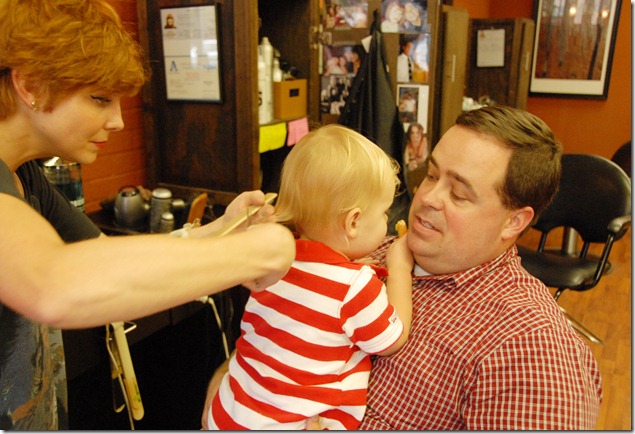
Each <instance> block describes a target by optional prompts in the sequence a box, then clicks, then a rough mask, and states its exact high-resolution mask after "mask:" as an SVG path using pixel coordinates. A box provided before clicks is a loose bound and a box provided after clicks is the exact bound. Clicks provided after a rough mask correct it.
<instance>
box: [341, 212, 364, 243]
mask: <svg viewBox="0 0 635 434" xmlns="http://www.w3.org/2000/svg"><path fill="white" fill-rule="evenodd" d="M361 215H362V210H361V208H353V209H352V210H350V211H349V212H347V213H346V215H345V216H344V232H345V233H346V237H347V238H351V239H352V238H356V237H357V229H358V226H359V218H360V216H361Z"/></svg>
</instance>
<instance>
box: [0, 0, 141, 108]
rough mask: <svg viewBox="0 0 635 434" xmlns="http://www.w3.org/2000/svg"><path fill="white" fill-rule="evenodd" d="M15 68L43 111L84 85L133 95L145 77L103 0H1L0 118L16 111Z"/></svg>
mask: <svg viewBox="0 0 635 434" xmlns="http://www.w3.org/2000/svg"><path fill="white" fill-rule="evenodd" d="M13 69H17V70H19V71H20V72H21V73H22V74H23V76H25V77H26V79H27V80H28V82H29V83H30V84H31V85H32V86H35V87H34V89H35V91H36V93H37V96H38V97H39V98H42V99H44V100H45V101H46V103H45V104H44V105H43V106H42V107H41V108H42V109H44V110H47V109H51V108H53V107H54V106H55V104H56V103H58V102H59V101H60V100H62V99H64V98H65V97H66V96H68V95H69V94H70V93H71V92H73V91H75V90H77V89H79V88H81V87H85V86H90V87H95V88H97V89H99V90H101V91H104V92H107V93H112V94H117V95H134V94H135V93H137V92H138V91H139V89H140V88H141V86H142V85H143V84H144V82H145V81H146V80H147V78H148V71H146V69H145V68H144V65H143V62H142V55H141V50H140V47H139V45H138V44H137V42H136V41H134V40H133V38H132V37H131V36H130V34H129V33H128V32H127V31H126V30H125V29H124V27H123V25H122V23H121V20H120V19H119V16H118V15H117V13H116V12H115V10H114V9H113V8H112V7H111V6H110V5H109V4H108V3H107V2H106V1H104V0H0V119H4V118H6V117H8V116H10V115H11V114H13V112H14V111H15V109H16V104H17V101H16V99H15V95H14V92H13V86H12V80H11V70H13Z"/></svg>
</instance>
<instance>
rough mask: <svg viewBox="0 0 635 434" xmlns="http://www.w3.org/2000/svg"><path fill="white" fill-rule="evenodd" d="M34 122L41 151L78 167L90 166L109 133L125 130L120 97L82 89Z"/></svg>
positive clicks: (40, 112)
mask: <svg viewBox="0 0 635 434" xmlns="http://www.w3.org/2000/svg"><path fill="white" fill-rule="evenodd" d="M33 122H34V127H35V129H36V130H37V133H36V134H37V135H38V143H39V144H40V145H39V146H41V147H42V149H40V151H44V152H45V153H47V155H56V156H59V157H62V158H64V159H67V160H71V161H75V162H77V163H81V164H88V163H92V162H93V161H95V159H96V158H97V153H98V152H99V151H100V150H101V149H103V148H104V146H105V145H106V142H107V141H108V138H109V137H110V133H113V132H116V131H120V130H121V129H123V127H124V123H123V119H122V117H121V96H119V95H107V94H105V93H104V92H101V91H98V90H95V89H89V88H82V89H80V90H78V91H76V92H75V93H73V94H72V95H71V96H70V97H68V98H65V99H63V100H61V101H60V102H59V103H58V104H57V105H56V106H55V107H54V108H53V109H52V110H51V111H38V112H35V113H34V116H33Z"/></svg>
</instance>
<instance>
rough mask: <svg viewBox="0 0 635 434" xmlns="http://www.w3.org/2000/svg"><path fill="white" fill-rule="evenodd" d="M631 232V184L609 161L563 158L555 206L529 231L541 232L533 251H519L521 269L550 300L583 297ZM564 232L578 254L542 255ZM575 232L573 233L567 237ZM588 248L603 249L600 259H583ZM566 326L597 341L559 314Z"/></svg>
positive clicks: (577, 156) (578, 156) (585, 156)
mask: <svg viewBox="0 0 635 434" xmlns="http://www.w3.org/2000/svg"><path fill="white" fill-rule="evenodd" d="M630 226H631V181H630V178H629V177H628V176H627V175H626V173H625V172H624V171H623V170H622V169H621V168H620V167H619V166H618V165H616V164H615V163H613V162H612V161H610V160H608V159H606V158H603V157H600V156H597V155H588V154H564V155H563V156H562V178H561V180H560V188H559V190H558V193H557V195H556V197H555V198H554V201H553V202H552V203H551V205H549V207H548V208H547V209H546V210H545V211H544V212H543V214H542V215H541V216H540V218H539V219H538V221H537V222H536V224H535V225H534V226H533V228H534V229H537V230H539V231H540V232H541V237H540V243H539V246H538V248H537V250H531V249H528V248H526V247H523V246H518V251H519V254H520V256H521V258H522V265H523V267H525V269H526V270H527V271H528V272H529V273H531V274H532V275H533V276H535V277H537V278H538V279H540V280H541V281H542V282H543V283H544V284H545V285H546V286H548V287H551V288H557V291H556V293H555V295H554V298H555V299H556V300H558V297H560V295H561V294H562V292H563V291H565V290H567V289H570V290H573V291H586V290H589V289H591V288H593V287H595V286H596V285H597V283H598V282H599V280H600V279H601V278H602V275H604V274H605V273H606V271H607V269H608V268H609V267H610V264H609V262H608V260H609V254H610V253H611V248H612V246H613V243H614V242H615V241H617V240H619V239H620V238H621V237H622V236H624V234H625V233H626V232H627V231H628V229H629V228H630ZM557 227H564V228H565V229H564V231H563V234H564V235H565V236H569V237H570V236H571V235H572V233H573V234H574V236H575V233H577V234H579V236H580V237H581V238H582V241H583V244H582V249H581V251H580V252H579V254H573V255H572V252H571V250H570V249H569V248H565V247H566V245H567V244H568V245H569V246H571V243H570V242H567V241H566V240H565V241H564V242H563V249H562V250H561V251H557V252H553V251H548V250H546V249H545V242H546V240H547V235H548V234H549V232H550V231H551V230H552V229H555V228H557ZM572 230H573V231H575V232H572ZM592 243H601V244H603V245H604V247H603V250H602V254H601V255H600V256H599V257H595V256H593V255H588V254H587V253H588V250H589V247H590V245H591V244H592ZM561 309H562V310H563V312H564V313H565V315H566V316H567V318H568V320H569V322H570V323H571V325H572V326H573V327H574V328H575V329H576V330H577V331H578V332H579V333H580V334H582V335H583V336H585V337H586V338H587V339H589V340H591V341H592V342H596V343H599V344H601V343H602V341H601V340H600V339H599V338H598V337H597V336H596V335H594V334H593V333H592V332H591V331H590V330H588V329H587V328H586V327H584V326H583V325H582V324H581V323H580V322H578V321H577V320H576V319H574V318H573V317H571V315H569V314H568V313H567V312H566V311H565V310H564V309H563V308H561Z"/></svg>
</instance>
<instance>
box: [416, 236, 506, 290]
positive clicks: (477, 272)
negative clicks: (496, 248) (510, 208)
mask: <svg viewBox="0 0 635 434" xmlns="http://www.w3.org/2000/svg"><path fill="white" fill-rule="evenodd" d="M517 256H518V249H517V248H516V244H513V245H512V246H511V247H509V248H508V249H507V250H505V251H504V252H503V253H501V254H500V255H499V256H498V257H496V258H494V259H492V260H491V261H488V262H485V263H483V264H481V265H477V266H476V267H473V268H470V269H468V270H464V271H458V272H456V273H449V274H425V275H419V274H418V273H416V271H417V270H416V269H417V267H418V266H417V265H415V275H414V276H413V278H414V279H415V281H420V280H437V281H442V282H443V284H444V285H445V287H446V288H447V289H455V288H460V287H461V286H462V285H465V284H466V283H468V282H470V281H472V280H474V279H476V278H477V277H480V276H483V275H484V274H486V273H489V272H490V271H492V270H494V269H496V268H498V267H500V266H501V265H502V264H504V263H507V262H509V261H510V260H512V259H514V258H515V257H517ZM418 268H419V270H421V271H423V272H424V273H426V272H425V271H424V270H423V269H422V268H421V267H418Z"/></svg>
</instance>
